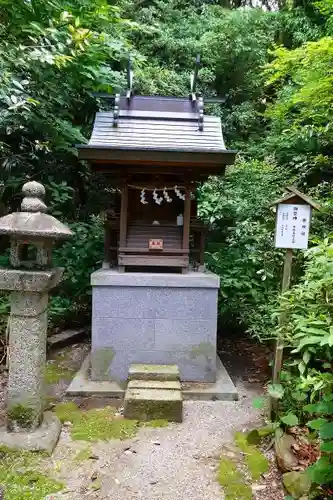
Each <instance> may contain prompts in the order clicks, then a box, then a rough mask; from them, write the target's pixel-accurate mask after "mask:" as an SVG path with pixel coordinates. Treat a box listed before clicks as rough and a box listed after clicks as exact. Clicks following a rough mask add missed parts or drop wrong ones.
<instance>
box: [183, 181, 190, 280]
mask: <svg viewBox="0 0 333 500" xmlns="http://www.w3.org/2000/svg"><path fill="white" fill-rule="evenodd" d="M190 220H191V191H190V189H189V188H188V187H186V189H185V201H184V218H183V250H188V251H189V248H190ZM188 256H189V253H187V257H188ZM186 271H187V269H183V272H186Z"/></svg>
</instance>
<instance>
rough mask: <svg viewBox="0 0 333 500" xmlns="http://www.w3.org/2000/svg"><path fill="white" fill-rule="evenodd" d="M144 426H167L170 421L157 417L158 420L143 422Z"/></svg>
mask: <svg viewBox="0 0 333 500" xmlns="http://www.w3.org/2000/svg"><path fill="white" fill-rule="evenodd" d="M140 425H141V426H142V427H155V428H157V427H167V426H168V425H169V422H168V421H167V420H164V419H162V418H160V419H156V420H149V421H148V422H142V423H140Z"/></svg>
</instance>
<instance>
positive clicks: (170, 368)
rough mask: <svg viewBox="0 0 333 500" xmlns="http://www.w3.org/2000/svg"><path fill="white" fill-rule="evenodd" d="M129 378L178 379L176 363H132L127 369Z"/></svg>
mask: <svg viewBox="0 0 333 500" xmlns="http://www.w3.org/2000/svg"><path fill="white" fill-rule="evenodd" d="M128 379H129V380H161V381H172V380H179V368H178V366H177V365H150V364H146V365H145V364H133V365H131V366H130V368H129V371H128Z"/></svg>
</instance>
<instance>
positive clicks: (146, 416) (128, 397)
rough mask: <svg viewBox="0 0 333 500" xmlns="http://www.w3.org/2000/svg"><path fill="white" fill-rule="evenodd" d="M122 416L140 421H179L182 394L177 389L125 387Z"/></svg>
mask: <svg viewBox="0 0 333 500" xmlns="http://www.w3.org/2000/svg"><path fill="white" fill-rule="evenodd" d="M124 416H125V418H130V419H135V420H140V421H147V420H156V419H163V420H168V421H169V422H181V421H182V417H183V398H182V394H181V392H180V391H179V390H172V389H127V391H126V394H125V400H124Z"/></svg>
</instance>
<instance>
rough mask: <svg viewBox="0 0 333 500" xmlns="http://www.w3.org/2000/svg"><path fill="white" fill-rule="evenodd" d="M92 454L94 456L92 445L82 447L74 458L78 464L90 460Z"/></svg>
mask: <svg viewBox="0 0 333 500" xmlns="http://www.w3.org/2000/svg"><path fill="white" fill-rule="evenodd" d="M91 456H92V449H91V447H90V446H86V447H85V448H82V450H80V451H78V452H77V454H76V455H75V458H74V462H75V463H77V464H81V463H82V462H85V461H86V460H89V458H90V457H91Z"/></svg>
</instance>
